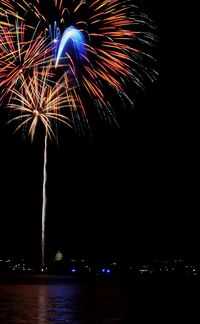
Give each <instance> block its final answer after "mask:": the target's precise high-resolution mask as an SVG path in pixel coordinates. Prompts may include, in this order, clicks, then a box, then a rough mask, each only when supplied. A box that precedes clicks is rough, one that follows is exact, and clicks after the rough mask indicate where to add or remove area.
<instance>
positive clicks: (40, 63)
mask: <svg viewBox="0 0 200 324" xmlns="http://www.w3.org/2000/svg"><path fill="white" fill-rule="evenodd" d="M0 17H1V18H0V19H1V21H0V90H1V93H0V101H1V105H6V104H7V103H9V109H10V110H12V107H13V108H14V107H15V105H13V106H12V98H13V99H14V97H15V96H17V97H19V92H20V91H22V92H23V95H24V94H25V91H26V90H25V89H24V84H25V82H27V81H25V79H26V78H28V79H30V78H32V77H33V73H34V72H33V71H35V68H36V67H37V69H38V73H40V72H41V73H40V76H41V77H42V75H43V74H44V73H43V72H44V69H45V67H46V68H47V71H49V73H50V74H51V75H52V74H53V75H54V77H53V78H52V81H54V82H55V83H56V84H57V86H58V81H59V80H61V79H62V82H63V80H66V82H67V84H66V85H65V87H66V89H67V88H68V87H70V88H73V91H71V92H70V98H71V96H72V95H73V96H74V100H72V101H73V105H72V107H71V108H70V109H68V111H69V112H70V118H71V119H72V121H73V126H74V127H76V120H79V121H87V107H86V104H85V102H84V98H85V97H87V96H88V98H89V97H90V98H92V99H91V100H92V102H93V105H94V107H97V108H98V111H99V110H100V111H101V113H102V114H103V115H104V117H107V118H108V119H113V120H114V119H115V113H114V110H113V109H112V105H110V102H109V101H110V100H109V97H108V96H107V95H106V90H105V89H108V88H110V89H111V91H113V92H115V93H117V94H118V95H119V96H120V97H123V98H126V99H127V100H129V102H131V98H129V97H128V94H127V93H126V85H127V81H131V82H133V84H136V85H137V86H139V87H142V86H143V78H144V75H147V76H148V77H150V78H154V76H155V75H156V72H155V71H154V69H153V68H149V67H148V68H147V66H146V65H147V61H148V60H149V59H152V58H151V56H150V55H149V54H148V46H149V45H150V44H151V43H152V42H153V39H154V37H153V34H152V26H151V22H150V20H149V19H148V18H147V17H146V16H145V15H143V14H141V13H139V10H138V8H137V7H136V6H134V5H133V1H128V0H121V1H118V0H104V1H102V0H96V1H95V0H88V1H86V0H71V1H69V0H50V1H48V5H47V4H46V2H45V1H42V0H35V1H32V3H29V2H26V1H25V0H21V1H14V0H3V1H1V5H0ZM152 61H153V59H152ZM49 64H51V69H49V68H48V66H49ZM40 70H41V71H40ZM42 71H43V72H42ZM22 80H23V81H22ZM13 89H15V91H16V92H17V93H18V95H16V92H15V91H13ZM11 90H12V91H11ZM75 102H76V108H75V105H74V103H75ZM18 104H19V98H18ZM66 114H68V112H67V111H66ZM77 115H78V117H77ZM68 117H69V116H68ZM15 120H16V119H15ZM27 121H28V120H27Z"/></svg>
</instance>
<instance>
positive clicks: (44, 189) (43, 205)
mask: <svg viewBox="0 0 200 324" xmlns="http://www.w3.org/2000/svg"><path fill="white" fill-rule="evenodd" d="M46 182H47V132H46V133H45V141H44V165H43V186H42V240H41V243H42V269H44V268H45V221H46V205H47V197H46Z"/></svg>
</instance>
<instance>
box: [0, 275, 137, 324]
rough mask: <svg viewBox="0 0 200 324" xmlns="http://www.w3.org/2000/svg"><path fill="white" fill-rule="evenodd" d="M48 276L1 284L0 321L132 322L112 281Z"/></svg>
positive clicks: (24, 323) (40, 323)
mask: <svg viewBox="0 0 200 324" xmlns="http://www.w3.org/2000/svg"><path fill="white" fill-rule="evenodd" d="M38 278H39V279H38ZM46 278H47V280H46V281H45V282H43V281H41V277H35V278H34V277H33V278H32V279H31V278H30V279H31V280H27V281H26V280H25V281H24V280H21V281H16V282H15V281H14V282H10V283H4V284H1V283H0V323H1V324H10V323H16V324H32V323H33V324H48V323H52V324H57V323H68V324H83V323H84V324H86V323H87V324H100V323H101V324H103V323H105V324H109V323H117V324H118V323H132V322H129V321H125V318H124V312H123V311H122V309H123V305H124V301H123V300H122V299H123V298H122V296H121V294H120V291H119V289H118V287H117V286H115V285H113V284H112V283H107V282H106V283H103V284H102V283H96V282H95V283H94V282H86V283H84V282H78V281H76V280H71V279H67V278H63V279H61V280H60V279H59V280H57V278H56V279H52V278H51V279H50V280H49V278H48V277H46ZM1 282H2V281H1Z"/></svg>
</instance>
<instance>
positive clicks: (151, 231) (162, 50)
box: [0, 1, 198, 260]
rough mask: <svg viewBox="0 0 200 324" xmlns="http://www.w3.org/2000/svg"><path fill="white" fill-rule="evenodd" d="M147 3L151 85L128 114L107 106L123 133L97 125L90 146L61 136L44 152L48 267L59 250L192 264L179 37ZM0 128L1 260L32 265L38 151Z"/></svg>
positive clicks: (193, 215) (186, 104) (189, 127)
mask: <svg viewBox="0 0 200 324" xmlns="http://www.w3.org/2000/svg"><path fill="white" fill-rule="evenodd" d="M144 3H145V6H146V10H147V12H148V13H150V14H151V15H152V18H153V19H154V21H155V23H156V24H157V26H158V35H159V38H160V44H159V45H158V46H157V50H156V55H157V56H158V59H159V65H160V67H159V68H158V69H159V74H160V76H159V78H158V80H157V81H156V82H155V83H153V84H152V83H150V82H148V81H146V90H145V92H142V91H139V92H138V93H137V94H136V95H135V97H134V101H135V108H134V109H133V110H131V109H130V108H127V109H124V108H121V104H120V101H119V100H117V99H116V98H113V104H114V105H115V107H116V111H117V112H118V120H119V124H120V128H117V127H115V126H110V125H109V124H107V123H106V122H104V121H101V122H100V121H99V122H98V123H96V122H95V124H94V125H92V126H91V128H92V132H93V136H92V140H91V141H90V140H89V138H87V137H85V138H84V137H78V136H76V135H75V134H73V133H72V132H71V131H70V130H67V129H65V130H62V129H61V130H60V134H59V140H58V142H59V144H58V145H56V143H55V142H52V143H51V142H49V143H48V144H49V146H48V165H47V174H48V180H47V181H48V182H47V218H46V245H47V250H48V252H47V254H48V255H49V258H52V256H54V255H55V253H56V251H57V250H58V249H61V250H62V251H63V252H64V254H65V256H68V255H69V256H71V255H80V256H82V255H84V256H90V255H91V256H93V255H97V256H98V255H99V256H102V255H103V256H104V255H105V256H107V255H108V256H127V257H130V256H131V257H140V256H176V255H180V256H189V257H193V258H197V257H198V253H197V252H198V248H197V243H198V226H197V211H196V205H197V203H196V199H197V191H196V189H195V182H196V180H195V177H196V170H197V166H196V158H195V156H196V155H197V153H196V150H197V147H196V142H197V141H196V140H195V138H196V136H195V127H193V120H192V119H193V118H192V117H191V114H190V108H191V102H190V100H189V97H190V93H191V89H190V85H188V84H186V83H185V80H186V78H185V76H186V75H189V71H187V69H186V70H185V72H184V73H183V66H182V64H181V62H180V60H179V54H180V51H181V49H180V48H179V47H178V46H177V42H176V38H177V33H178V30H177V33H176V31H175V34H171V31H172V29H173V28H174V27H173V28H172V26H171V28H170V27H169V29H168V30H167V29H165V27H166V26H165V22H166V19H164V18H163V19H162V17H161V11H160V8H159V6H158V5H157V3H156V2H155V1H145V2H144ZM161 22H162V24H163V27H161V26H162V24H161ZM169 34H170V37H169ZM183 55H186V53H184V54H183ZM186 56H187V55H186ZM186 56H185V58H186ZM178 85H179V86H180V88H178ZM194 119H195V117H194ZM0 124H1V125H0V154H1V158H0V170H1V177H0V193H1V196H0V217H1V220H0V256H14V257H24V258H26V259H27V260H36V259H37V257H38V255H39V253H40V227H41V205H42V196H41V194H42V169H43V143H42V140H41V139H38V138H37V139H36V141H35V142H34V143H33V144H30V140H29V139H25V140H24V139H22V136H21V133H17V134H13V129H12V127H10V126H8V125H6V123H5V121H4V112H2V115H1V123H0Z"/></svg>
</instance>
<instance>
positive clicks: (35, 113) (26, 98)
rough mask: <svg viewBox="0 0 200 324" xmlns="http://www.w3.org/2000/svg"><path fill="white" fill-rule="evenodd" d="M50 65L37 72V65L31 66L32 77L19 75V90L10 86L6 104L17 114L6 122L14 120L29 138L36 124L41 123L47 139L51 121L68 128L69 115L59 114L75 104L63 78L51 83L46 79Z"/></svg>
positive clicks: (51, 130) (49, 72)
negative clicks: (23, 128)
mask: <svg viewBox="0 0 200 324" xmlns="http://www.w3.org/2000/svg"><path fill="white" fill-rule="evenodd" d="M51 68H52V64H51V63H50V64H49V65H48V67H45V68H43V69H42V71H41V72H40V71H39V70H38V68H37V67H35V68H34V69H33V76H29V77H28V78H26V79H25V78H24V77H23V76H20V80H19V82H20V90H17V89H11V92H12V103H10V104H8V105H7V107H8V108H10V110H11V111H14V112H15V113H17V116H15V117H13V118H12V119H11V120H10V121H9V122H13V121H18V122H19V126H18V127H17V128H16V131H17V130H19V129H20V128H22V127H25V128H26V129H28V133H29V135H30V136H31V140H33V138H34V136H35V131H36V127H37V126H38V124H41V125H43V127H44V129H45V132H46V133H47V134H48V136H49V137H50V138H51V137H52V136H55V134H54V132H53V129H52V122H54V121H56V122H59V121H60V122H63V123H65V124H67V125H68V126H70V127H72V123H71V122H70V120H69V118H68V117H67V116H66V115H64V114H62V113H61V110H63V109H69V108H71V107H72V105H73V104H74V105H75V101H74V100H72V97H71V95H69V92H71V90H70V89H67V88H66V80H65V81H64V80H63V81H61V80H60V81H59V83H58V82H56V83H55V82H53V81H52V80H51V79H50V76H51V77H52V76H53V75H52V73H51Z"/></svg>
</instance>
